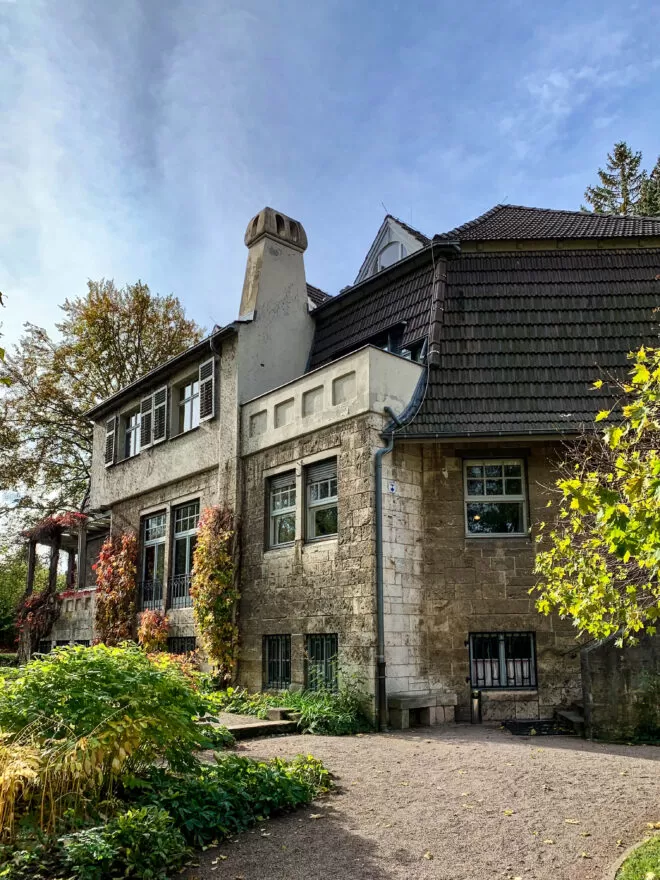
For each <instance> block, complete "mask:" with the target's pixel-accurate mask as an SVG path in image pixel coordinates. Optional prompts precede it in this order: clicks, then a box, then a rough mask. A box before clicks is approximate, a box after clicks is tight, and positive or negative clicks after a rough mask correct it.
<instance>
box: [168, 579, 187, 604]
mask: <svg viewBox="0 0 660 880" xmlns="http://www.w3.org/2000/svg"><path fill="white" fill-rule="evenodd" d="M191 580H192V575H190V574H177V575H174V577H171V578H170V596H169V606H170V608H190V607H191V606H192V598H191V596H190V583H191Z"/></svg>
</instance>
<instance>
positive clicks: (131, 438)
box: [124, 410, 140, 458]
mask: <svg viewBox="0 0 660 880" xmlns="http://www.w3.org/2000/svg"><path fill="white" fill-rule="evenodd" d="M139 451H140V411H139V410H135V412H132V413H128V414H127V415H125V416H124V458H132V457H133V456H134V455H137V454H138V452H139Z"/></svg>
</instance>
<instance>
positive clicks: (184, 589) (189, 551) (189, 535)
mask: <svg viewBox="0 0 660 880" xmlns="http://www.w3.org/2000/svg"><path fill="white" fill-rule="evenodd" d="M173 514H174V544H173V548H172V577H171V579H170V598H169V602H170V606H171V607H172V608H187V607H189V606H190V605H192V599H191V598H190V580H191V575H192V569H193V555H194V553H195V546H196V544H197V526H198V524H199V501H190V502H188V503H187V504H182V505H181V506H180V507H175V508H174V511H173Z"/></svg>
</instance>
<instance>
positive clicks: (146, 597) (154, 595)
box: [138, 580, 163, 611]
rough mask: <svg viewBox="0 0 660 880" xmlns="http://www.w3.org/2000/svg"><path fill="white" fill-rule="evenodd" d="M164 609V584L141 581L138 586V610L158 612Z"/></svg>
mask: <svg viewBox="0 0 660 880" xmlns="http://www.w3.org/2000/svg"><path fill="white" fill-rule="evenodd" d="M162 607H163V582H162V581H160V580H151V581H140V583H139V584H138V610H139V611H157V610H159V609H161V608H162Z"/></svg>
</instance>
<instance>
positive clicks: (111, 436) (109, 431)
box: [105, 416, 117, 467]
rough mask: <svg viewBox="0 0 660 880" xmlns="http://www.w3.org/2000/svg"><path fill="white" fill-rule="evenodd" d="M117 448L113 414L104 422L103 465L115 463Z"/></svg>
mask: <svg viewBox="0 0 660 880" xmlns="http://www.w3.org/2000/svg"><path fill="white" fill-rule="evenodd" d="M116 448H117V416H113V417H112V418H111V419H108V421H107V422H106V423H105V466H106V467H109V465H111V464H114V463H115V454H116Z"/></svg>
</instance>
